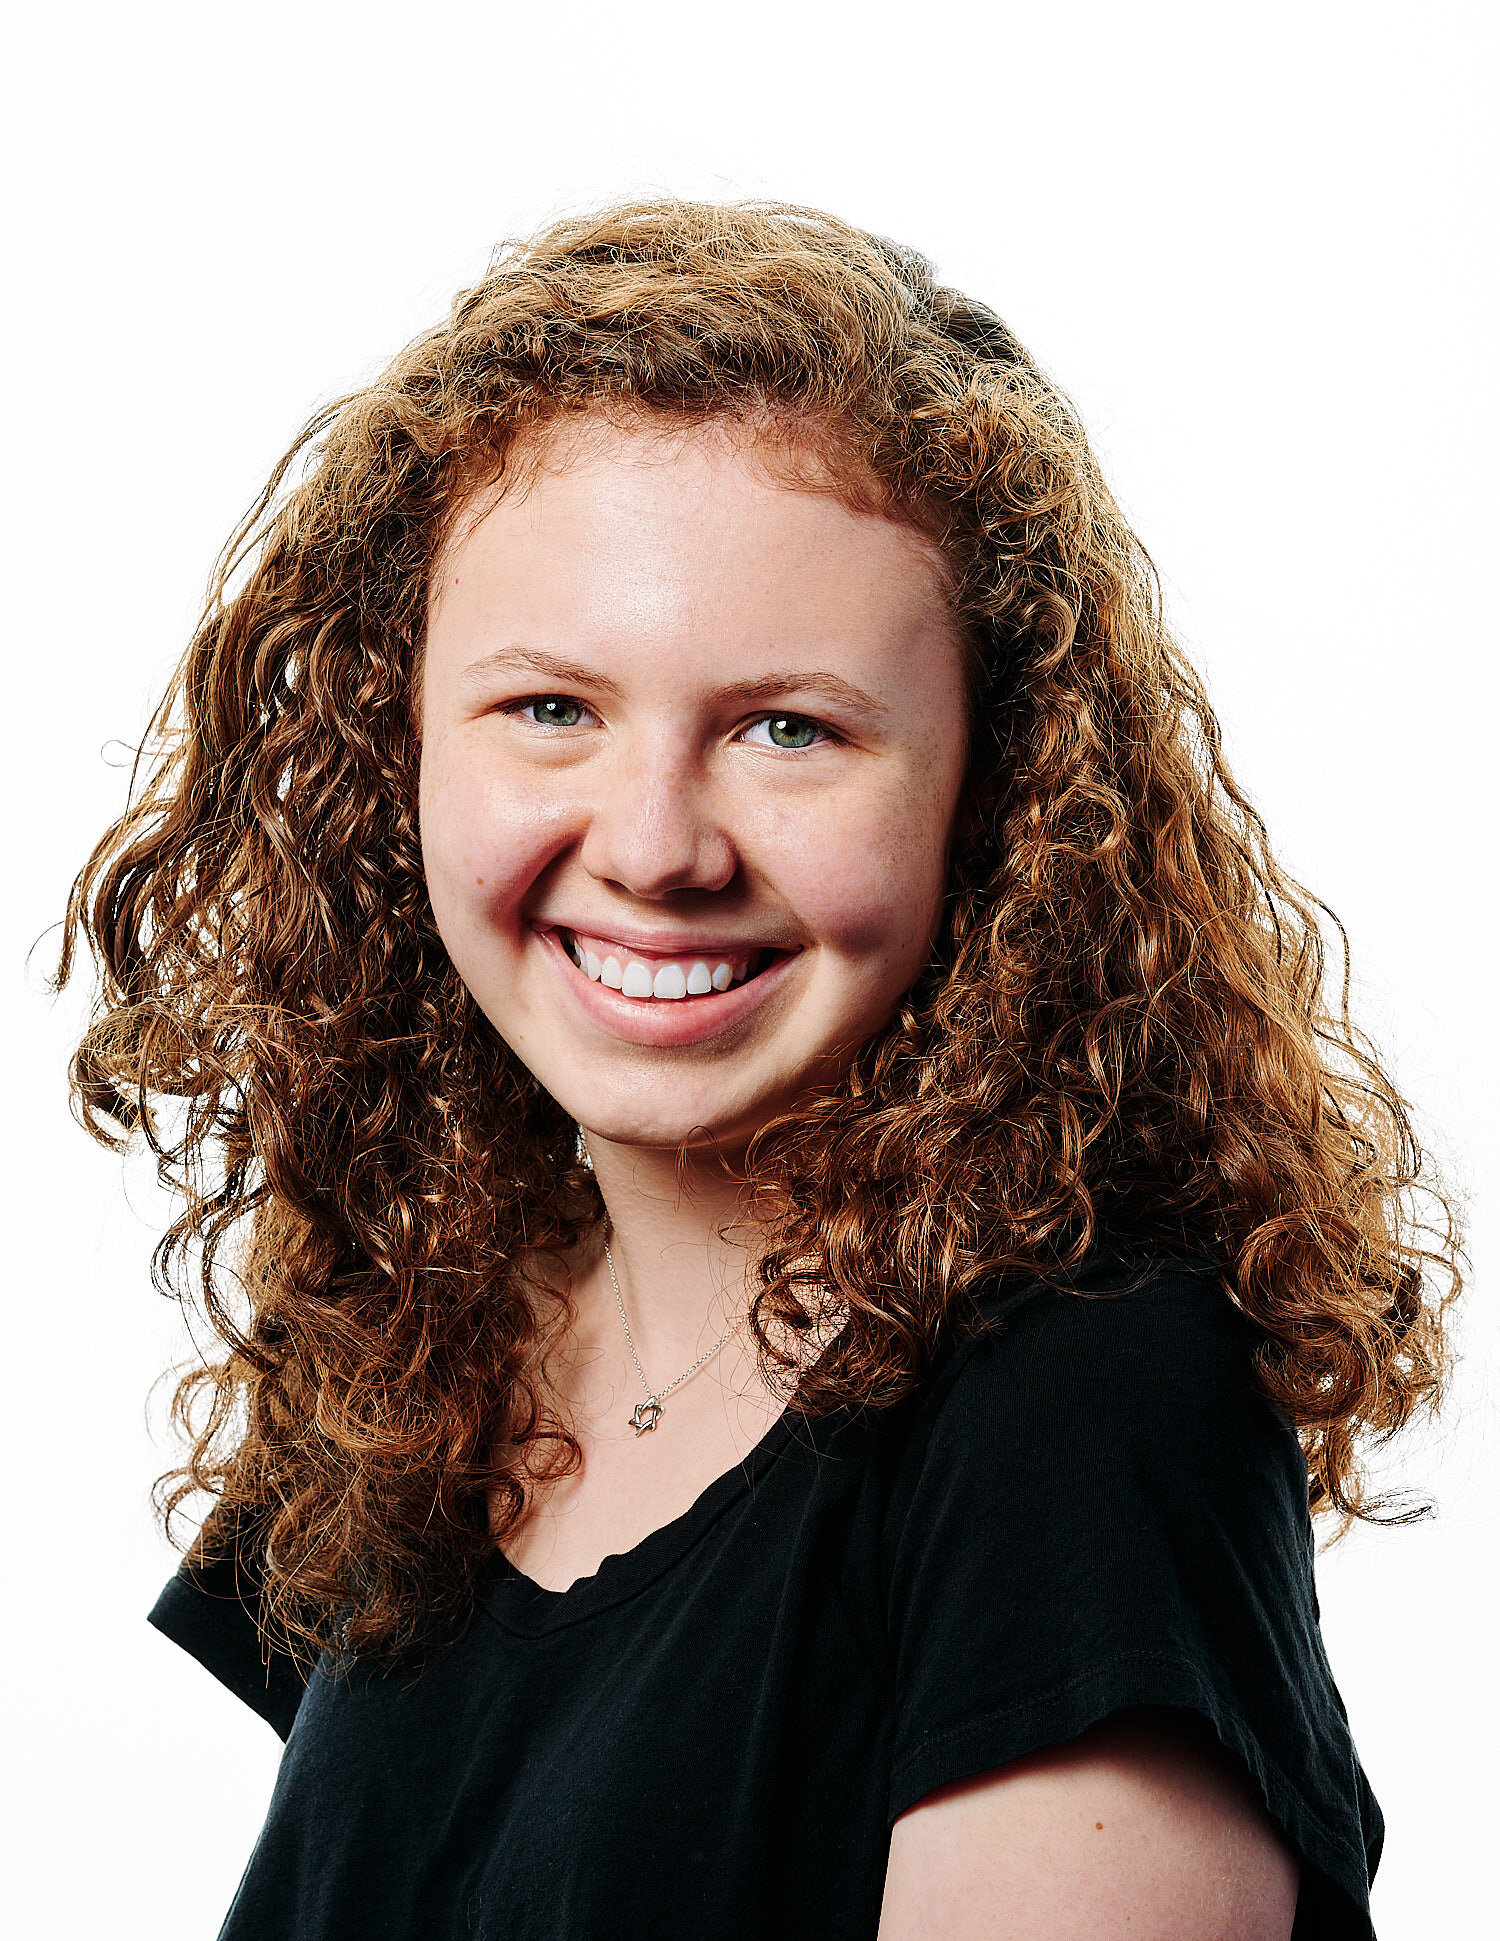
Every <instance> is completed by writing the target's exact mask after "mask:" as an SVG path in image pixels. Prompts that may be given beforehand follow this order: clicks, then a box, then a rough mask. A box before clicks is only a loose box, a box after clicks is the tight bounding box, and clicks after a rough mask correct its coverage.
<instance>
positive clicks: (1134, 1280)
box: [905, 1250, 1306, 1500]
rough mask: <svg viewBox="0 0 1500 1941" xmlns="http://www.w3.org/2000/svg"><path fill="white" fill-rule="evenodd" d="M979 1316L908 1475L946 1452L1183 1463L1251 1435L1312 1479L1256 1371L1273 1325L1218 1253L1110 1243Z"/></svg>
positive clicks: (931, 1405) (996, 1459)
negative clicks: (1258, 1316) (1052, 1280)
mask: <svg viewBox="0 0 1500 1941" xmlns="http://www.w3.org/2000/svg"><path fill="white" fill-rule="evenodd" d="M979 1323H980V1331H979V1332H978V1333H977V1334H975V1335H972V1336H969V1337H966V1338H964V1339H962V1340H960V1341H958V1342H956V1343H955V1344H954V1346H953V1348H952V1349H951V1351H950V1353H949V1355H948V1356H947V1358H946V1360H945V1363H944V1366H943V1368H942V1369H941V1371H940V1372H939V1373H938V1375H937V1376H936V1378H935V1380H934V1382H933V1385H932V1389H931V1392H930V1394H929V1396H928V1398H927V1403H926V1406H925V1408H924V1409H923V1411H922V1413H921V1418H920V1420H919V1421H918V1422H917V1423H916V1424H915V1425H914V1429H915V1433H914V1436H913V1441H912V1445H911V1448H910V1450H909V1462H908V1473H907V1476H906V1478H905V1483H906V1486H907V1487H908V1488H912V1487H914V1485H915V1482H916V1477H917V1474H918V1473H920V1472H925V1471H927V1470H928V1469H930V1467H931V1465H932V1464H933V1463H934V1462H936V1463H939V1464H941V1463H944V1462H947V1463H954V1462H959V1461H962V1462H963V1463H964V1465H965V1466H966V1467H970V1466H977V1467H979V1468H981V1469H982V1468H983V1467H985V1466H986V1464H990V1465H994V1464H1004V1465H1011V1464H1014V1463H1015V1462H1017V1461H1019V1460H1021V1459H1023V1458H1025V1457H1026V1456H1028V1455H1031V1456H1037V1455H1040V1454H1042V1453H1044V1452H1047V1451H1050V1452H1051V1453H1052V1454H1053V1455H1054V1457H1056V1459H1058V1460H1059V1461H1063V1462H1065V1463H1068V1464H1071V1465H1076V1464H1078V1463H1085V1464H1092V1463H1101V1462H1106V1461H1110V1460H1114V1461H1116V1462H1119V1461H1123V1460H1126V1459H1135V1460H1139V1461H1141V1462H1151V1463H1153V1464H1156V1465H1158V1466H1161V1467H1163V1468H1165V1469H1166V1470H1167V1471H1169V1472H1170V1471H1173V1470H1175V1469H1176V1468H1177V1467H1178V1466H1179V1465H1180V1464H1182V1463H1183V1462H1186V1461H1188V1460H1190V1459H1191V1458H1192V1457H1194V1456H1195V1455H1196V1456H1197V1457H1199V1458H1201V1459H1204V1460H1210V1459H1214V1458H1216V1457H1217V1458H1219V1459H1222V1458H1224V1457H1226V1456H1227V1455H1228V1453H1229V1452H1230V1451H1231V1450H1232V1449H1234V1448H1236V1447H1237V1446H1241V1445H1244V1444H1245V1443H1250V1444H1253V1445H1254V1446H1256V1447H1257V1448H1258V1449H1259V1451H1260V1452H1261V1454H1262V1456H1263V1457H1264V1458H1266V1459H1268V1460H1272V1461H1279V1462H1280V1464H1281V1466H1282V1467H1283V1468H1284V1469H1285V1470H1286V1471H1287V1473H1288V1475H1289V1477H1290V1478H1291V1479H1292V1480H1293V1481H1294V1482H1295V1483H1296V1485H1297V1487H1298V1488H1300V1489H1301V1490H1302V1491H1304V1492H1305V1486H1306V1466H1305V1462H1304V1461H1303V1458H1302V1455H1301V1450H1300V1447H1299V1445H1298V1443H1297V1439H1296V1434H1295V1431H1294V1429H1293V1427H1292V1425H1291V1423H1290V1422H1289V1421H1288V1420H1287V1418H1286V1417H1285V1416H1284V1415H1283V1414H1282V1413H1281V1412H1280V1410H1278V1409H1277V1408H1276V1407H1275V1406H1274V1404H1273V1403H1272V1402H1271V1401H1270V1399H1269V1397H1268V1396H1267V1395H1266V1393H1265V1390H1264V1388H1263V1387H1262V1385H1261V1383H1260V1380H1259V1377H1258V1375H1257V1373H1256V1368H1255V1355H1256V1350H1257V1348H1258V1347H1259V1346H1260V1345H1261V1343H1262V1342H1263V1340H1264V1339H1265V1336H1264V1334H1263V1332H1262V1330H1261V1329H1260V1328H1259V1327H1258V1326H1257V1324H1256V1323H1255V1322H1254V1321H1253V1320H1252V1319H1251V1318H1250V1317H1249V1316H1248V1315H1247V1314H1245V1313H1244V1312H1243V1310H1242V1309H1240V1308H1239V1307H1238V1305H1237V1304H1236V1302H1235V1301H1234V1298H1233V1296H1232V1294H1231V1293H1230V1291H1229V1288H1228V1285H1227V1283H1226V1281H1225V1278H1224V1276H1223V1274H1222V1272H1221V1271H1220V1269H1219V1267H1218V1266H1217V1265H1216V1264H1215V1263H1213V1262H1210V1261H1207V1260H1196V1259H1192V1258H1190V1257H1187V1256H1182V1257H1167V1256H1157V1257H1150V1256H1146V1255H1143V1254H1142V1255H1138V1254H1122V1253H1119V1252H1116V1251H1107V1252H1106V1251H1103V1250H1099V1251H1096V1253H1095V1254H1094V1255H1092V1256H1091V1257H1090V1259H1089V1260H1088V1261H1087V1262H1086V1263H1085V1264H1084V1266H1083V1267H1082V1268H1080V1269H1078V1270H1076V1271H1075V1272H1074V1273H1073V1274H1072V1275H1071V1276H1070V1277H1069V1279H1068V1281H1067V1284H1065V1285H1050V1284H1046V1283H1043V1282H1040V1281H1036V1282H1031V1283H1028V1284H1027V1285H1026V1286H1024V1287H1021V1288H1018V1289H1014V1290H1011V1291H1008V1292H1005V1293H1000V1294H997V1295H995V1296H994V1297H993V1298H991V1299H989V1300H986V1301H985V1302H983V1303H982V1304H981V1313H980V1317H979ZM1304 1500H1305V1498H1304Z"/></svg>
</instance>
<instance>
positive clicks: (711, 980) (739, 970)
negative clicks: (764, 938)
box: [557, 927, 794, 1004]
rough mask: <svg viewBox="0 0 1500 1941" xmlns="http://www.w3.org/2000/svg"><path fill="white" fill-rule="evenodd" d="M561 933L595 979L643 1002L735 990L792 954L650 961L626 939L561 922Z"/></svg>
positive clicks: (574, 957)
mask: <svg viewBox="0 0 1500 1941" xmlns="http://www.w3.org/2000/svg"><path fill="white" fill-rule="evenodd" d="M557 938H558V941H559V942H560V943H561V945H562V947H563V949H564V950H565V951H566V952H567V953H568V955H569V957H571V958H572V960H573V962H574V964H575V965H576V966H577V968H578V969H579V970H580V971H582V972H583V974H584V976H585V977H587V978H588V979H589V980H590V981H591V982H593V983H596V984H603V985H604V986H605V987H606V988H607V989H609V990H611V991H618V992H619V994H620V995H621V997H628V998H635V999H637V1000H639V1001H640V1002H641V1003H645V1004H649V1003H655V1002H668V1003H672V1002H676V1001H679V1000H686V999H692V998H699V997H710V996H713V995H714V994H715V993H718V992H722V991H728V990H731V989H733V987H734V986H735V985H736V984H750V983H753V982H754V980H755V979H756V978H757V977H759V976H760V974H761V972H762V971H765V970H769V969H770V967H771V965H772V964H774V963H775V962H776V961H777V960H778V959H779V958H782V957H786V956H790V955H793V954H794V953H792V952H789V951H785V950H777V949H773V948H771V947H770V946H765V947H762V948H757V949H754V950H749V951H744V952H740V953H737V954H735V955H733V956H720V955H717V954H705V955H703V956H696V955H693V954H691V953H689V954H687V955H684V956H681V957H653V958H651V959H649V960H648V959H646V958H645V957H643V956H640V955H638V954H637V953H636V952H635V951H633V950H629V949H627V948H626V947H625V946H624V945H622V944H612V943H610V942H609V941H608V939H606V938H600V937H581V936H576V935H575V934H574V933H573V932H572V931H571V930H564V929H562V928H561V927H559V928H558V931H557Z"/></svg>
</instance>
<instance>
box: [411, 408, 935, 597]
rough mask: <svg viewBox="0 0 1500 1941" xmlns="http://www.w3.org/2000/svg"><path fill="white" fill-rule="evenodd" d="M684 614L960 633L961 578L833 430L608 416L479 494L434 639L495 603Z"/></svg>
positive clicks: (528, 455) (444, 560)
mask: <svg viewBox="0 0 1500 1941" xmlns="http://www.w3.org/2000/svg"><path fill="white" fill-rule="evenodd" d="M629 585H633V586H634V588H635V591H636V593H637V594H641V593H643V592H644V591H645V590H646V588H648V587H651V588H654V590H655V594H656V597H658V598H660V597H665V596H666V595H667V594H668V593H670V594H672V595H673V596H674V597H675V599H676V600H677V602H678V603H680V602H681V601H683V600H684V599H687V598H690V597H691V598H695V599H696V600H697V601H698V602H699V603H700V604H702V605H704V606H705V607H711V606H712V605H714V604H715V603H716V602H717V603H718V604H721V605H722V604H724V603H725V602H735V601H739V602H743V601H744V600H745V599H746V598H751V599H753V600H754V601H755V602H756V603H758V604H760V605H762V606H771V607H774V606H775V605H776V604H777V594H778V590H779V591H780V593H781V594H782V595H783V596H784V599H785V600H790V601H791V602H793V603H794V604H795V603H796V602H799V601H801V602H806V601H807V600H808V599H809V598H811V599H812V600H813V602H814V605H817V604H824V603H826V600H825V598H824V597H823V596H827V597H831V598H834V599H836V600H841V601H842V602H843V603H844V604H845V605H847V604H849V603H850V602H851V601H853V602H854V604H855V605H857V606H859V607H861V608H864V609H867V610H868V614H867V617H868V615H872V614H873V612H874V611H875V610H876V609H879V608H884V609H886V610H887V611H889V612H890V613H891V615H892V617H893V618H896V617H898V616H899V617H901V618H904V619H906V620H908V621H910V620H913V619H920V620H921V621H922V622H923V623H924V624H929V625H930V624H931V623H932V621H933V620H934V619H935V618H936V619H939V620H944V621H946V620H948V619H950V618H951V606H950V594H951V590H952V578H951V573H950V570H949V567H948V562H947V560H946V558H945V557H944V555H943V552H942V550H941V548H940V547H939V546H938V545H937V544H936V542H935V541H934V540H933V539H932V538H931V537H929V535H928V534H927V532H926V531H924V530H923V528H922V524H921V521H920V519H919V517H918V515H917V514H915V513H914V512H911V511H908V510H907V509H905V508H903V507H900V506H897V505H895V504H893V503H892V502H891V500H890V497H889V495H888V493H886V491H885V490H884V488H883V486H882V484H881V482H880V481H879V480H878V479H877V478H875V476H874V475H873V474H872V473H871V472H870V471H869V470H868V468H861V467H860V466H859V465H858V464H857V462H850V460H849V458H848V456H847V454H846V453H845V452H843V451H840V450H839V449H838V447H837V444H836V441H835V440H834V439H833V438H832V437H831V436H830V434H829V433H828V432H827V430H826V429H825V428H822V427H819V426H817V425H815V424H812V423H811V422H808V423H788V422H786V421H785V420H784V419H781V420H772V421H762V422H759V423H749V424H747V423H744V422H740V421H733V420H728V419H724V418H716V419H710V420H707V421H702V422H696V423H688V422H683V421H680V420H673V419H669V418H666V417H664V416H663V415H662V414H644V413H641V414H634V415H632V416H629V417H625V418H623V419H621V418H619V417H616V416H605V415H604V414H602V413H586V414H578V415H575V416H574V417H571V418H568V419H564V420H561V421H559V422H556V423H554V424H550V425H547V426H545V427H543V428H541V429H540V430H537V431H530V432H527V433H525V434H523V435H522V436H521V437H520V438H518V439H517V440H516V441H515V442H514V444H513V445H512V447H511V448H510V449H509V450H508V451H507V453H506V457H505V462H504V465H503V467H502V468H501V469H500V471H499V473H498V475H496V476H491V477H490V478H487V479H483V480H480V481H478V482H475V483H473V484H471V485H470V487H469V488H468V489H467V490H466V491H465V493H464V494H463V497H462V499H461V501H460V503H459V505H458V506H457V508H456V510H455V513H454V515H453V517H452V519H451V522H450V524H449V529H448V533H447V536H446V539H445V541H444V543H443V545H442V548H441V550H440V552H439V553H438V555H437V558H436V559H435V561H434V567H433V572H432V576H431V581H430V603H429V624H430V626H431V628H432V629H434V630H435V631H436V632H438V633H441V634H448V633H451V632H452V631H453V630H454V629H455V628H459V629H462V627H463V626H464V623H465V621H466V619H468V618H472V610H473V608H474V606H475V603H476V602H478V603H480V604H484V603H485V594H486V590H487V589H488V590H489V591H491V592H492V593H495V594H498V593H500V592H501V590H502V589H505V590H508V592H509V594H510V595H511V596H512V597H515V596H517V595H520V594H521V593H523V592H524V593H525V594H526V595H527V596H528V598H530V599H535V598H536V597H538V596H540V597H543V598H548V597H550V598H551V600H552V601H553V602H554V604H556V603H562V604H567V603H568V602H569V601H570V600H571V599H576V598H577V597H579V596H581V595H583V594H585V593H586V592H587V591H588V590H589V589H590V588H594V589H601V588H607V589H608V591H607V597H608V598H609V599H610V600H612V601H614V602H616V603H618V602H619V600H620V599H621V597H622V592H623V591H624V589H625V588H626V587H627V586H629Z"/></svg>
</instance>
